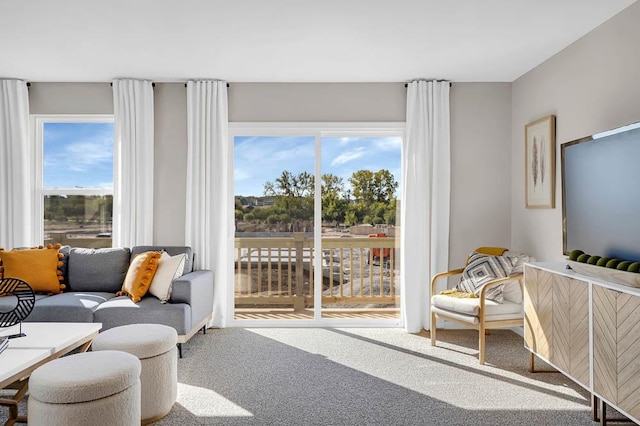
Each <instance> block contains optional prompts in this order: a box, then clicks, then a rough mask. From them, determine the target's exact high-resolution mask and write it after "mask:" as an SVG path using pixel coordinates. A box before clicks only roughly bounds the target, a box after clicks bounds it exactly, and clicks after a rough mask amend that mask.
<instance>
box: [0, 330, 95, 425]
mask: <svg viewBox="0 0 640 426" xmlns="http://www.w3.org/2000/svg"><path fill="white" fill-rule="evenodd" d="M101 328H102V324H101V323H69V322H59V323H55V322H42V323H38V322H31V323H29V322H26V323H23V324H22V332H23V333H25V334H26V336H25V337H18V338H15V339H11V340H10V341H9V347H8V348H7V349H5V350H4V352H2V353H1V354H0V389H4V388H6V387H11V388H12V389H15V390H16V393H15V395H13V396H12V397H11V398H0V405H5V406H8V407H9V420H7V422H6V423H5V425H13V424H14V423H16V422H26V418H24V417H23V416H18V402H20V400H22V398H24V395H25V394H26V392H27V390H28V389H29V386H28V383H29V381H28V379H29V375H30V374H31V373H32V372H33V371H34V370H35V369H36V368H38V367H40V366H41V365H42V364H44V363H46V362H48V361H51V360H52V359H56V358H59V357H61V356H63V355H65V354H67V353H69V352H71V351H73V350H74V349H79V351H80V352H84V351H86V350H87V349H88V348H89V346H90V345H91V342H92V341H93V339H94V338H95V337H96V336H97V335H98V332H99V331H100V329H101ZM18 331H19V327H18V326H17V325H16V326H13V327H10V328H3V329H0V336H9V335H11V334H16V333H18Z"/></svg>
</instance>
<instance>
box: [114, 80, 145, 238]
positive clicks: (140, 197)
mask: <svg viewBox="0 0 640 426" xmlns="http://www.w3.org/2000/svg"><path fill="white" fill-rule="evenodd" d="M112 84H113V112H114V119H115V120H114V124H115V125H114V127H115V135H114V136H115V149H114V151H115V161H114V174H113V184H114V188H113V246H114V247H132V246H135V245H147V244H153V155H154V150H153V147H154V140H153V83H152V82H150V81H145V80H131V79H118V80H113V83H112Z"/></svg>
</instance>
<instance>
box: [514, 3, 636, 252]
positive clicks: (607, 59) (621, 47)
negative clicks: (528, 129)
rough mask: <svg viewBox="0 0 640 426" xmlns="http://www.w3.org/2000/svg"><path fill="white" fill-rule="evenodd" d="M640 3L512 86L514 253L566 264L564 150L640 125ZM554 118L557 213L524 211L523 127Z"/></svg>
mask: <svg viewBox="0 0 640 426" xmlns="http://www.w3.org/2000/svg"><path fill="white" fill-rule="evenodd" d="M639 23H640V2H638V3H635V4H633V5H631V6H630V7H629V8H627V9H626V10H624V11H623V12H621V13H620V14H618V15H617V16H615V17H613V18H612V19H610V20H609V21H607V22H605V23H604V24H602V25H601V26H600V27H598V28H596V29H595V30H593V31H592V32H590V33H589V34H587V35H586V36H584V37H583V38H582V39H580V40H578V41H576V42H575V43H573V44H572V45H571V46H569V47H567V48H566V49H564V50H563V51H561V52H560V53H558V54H557V55H555V56H554V57H552V58H550V59H549V60H547V61H546V62H544V63H543V64H541V65H540V66H538V67H537V68H535V69H533V70H532V71H530V72H528V73H527V74H525V75H523V76H522V77H520V78H519V79H517V80H516V81H514V82H513V86H512V129H511V133H512V145H513V148H512V161H511V171H512V187H511V191H512V204H511V227H512V229H511V246H512V247H513V248H515V249H519V250H522V251H526V252H528V253H531V254H533V255H534V256H536V257H537V258H538V260H561V259H563V256H562V197H561V195H562V194H561V180H560V179H561V178H560V144H562V143H564V142H568V141H571V140H575V139H578V138H580V137H583V136H588V135H591V134H593V133H597V132H600V131H603V130H608V129H612V128H615V127H618V126H621V125H624V124H629V123H633V122H637V121H640V43H639V41H640V25H639ZM549 114H555V115H556V119H557V122H556V160H557V161H556V183H557V185H556V208H555V209H525V208H524V126H525V125H526V124H527V123H530V122H532V121H535V120H537V119H538V118H541V117H544V116H547V115H549Z"/></svg>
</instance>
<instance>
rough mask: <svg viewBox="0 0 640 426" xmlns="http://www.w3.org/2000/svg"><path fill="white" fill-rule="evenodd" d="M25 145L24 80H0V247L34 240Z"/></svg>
mask: <svg viewBox="0 0 640 426" xmlns="http://www.w3.org/2000/svg"><path fill="white" fill-rule="evenodd" d="M29 147H30V143H29V93H28V89H27V83H26V82H24V81H22V80H0V247H3V248H6V249H11V248H14V247H24V246H32V245H34V244H35V243H36V242H34V241H31V238H32V233H31V231H32V229H31V228H32V222H33V220H32V217H31V216H32V208H31V207H32V204H31V203H32V198H33V197H34V195H33V192H32V187H31V182H32V180H31V175H32V173H31V166H32V164H31V162H30V161H29V160H30V158H31V156H30V148H29ZM41 243H42V242H40V244H41Z"/></svg>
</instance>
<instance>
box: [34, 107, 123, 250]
mask: <svg viewBox="0 0 640 426" xmlns="http://www.w3.org/2000/svg"><path fill="white" fill-rule="evenodd" d="M33 123H34V132H33V134H34V139H35V144H34V146H35V153H36V155H35V161H36V165H35V168H34V170H35V176H34V179H35V180H34V182H35V192H36V197H35V200H34V221H35V223H34V230H35V233H36V235H35V240H36V241H43V243H44V244H45V245H46V244H48V243H52V244H56V243H61V244H63V245H71V246H74V247H90V248H100V247H111V230H112V223H113V220H112V218H113V152H114V128H113V116H110V115H109V116H105V115H100V116H96V115H81V116H69V115H64V116H60V115H58V116H34V119H33Z"/></svg>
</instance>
